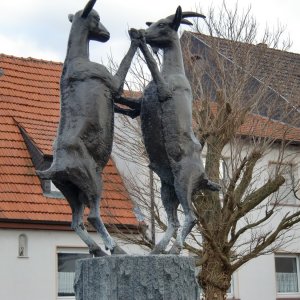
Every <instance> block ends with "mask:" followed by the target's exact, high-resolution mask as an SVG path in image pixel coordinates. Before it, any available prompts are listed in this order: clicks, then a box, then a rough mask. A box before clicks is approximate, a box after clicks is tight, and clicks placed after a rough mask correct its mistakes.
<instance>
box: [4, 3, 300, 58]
mask: <svg viewBox="0 0 300 300" xmlns="http://www.w3.org/2000/svg"><path fill="white" fill-rule="evenodd" d="M222 1H223V0H213V1H209V0H201V1H195V0H181V1H178V0H149V1H143V0H98V1H97V3H96V5H95V9H96V10H97V11H98V12H99V14H100V18H101V22H102V23H103V24H104V26H105V27H106V28H107V29H108V30H109V31H110V33H111V39H110V40H109V41H108V42H107V43H105V44H100V43H97V44H96V43H93V44H92V46H91V48H92V51H91V59H92V60H96V61H100V60H101V59H103V60H104V61H105V60H106V58H107V56H108V55H110V53H111V54H112V55H113V57H114V58H115V59H116V60H117V61H118V62H119V61H120V60H121V58H122V56H123V55H124V54H125V52H126V51H127V48H128V47H129V39H128V35H127V30H128V28H131V27H135V28H145V27H146V26H145V22H146V21H156V20H158V19H159V18H163V17H166V16H168V15H170V14H173V13H174V12H175V10H176V7H177V6H178V5H181V6H182V8H183V10H195V8H196V7H199V4H200V6H201V9H202V13H204V14H205V13H206V12H207V11H208V8H209V7H210V6H211V5H214V6H216V7H218V6H220V5H221V3H222ZM86 2H87V0H76V1H75V0H12V1H8V0H1V1H0V11H1V18H0V53H5V54H8V55H15V56H21V57H34V58H41V59H46V60H53V61H61V62H62V61H63V60H64V57H65V52H66V45H67V39H68V34H69V30H70V25H71V23H69V21H68V18H67V16H68V14H69V13H75V12H76V11H78V10H80V9H82V8H83V7H84V5H85V4H86ZM235 2H236V0H227V1H226V3H227V4H228V6H229V7H231V6H233V5H234V4H235ZM249 5H251V7H252V14H253V15H254V16H255V17H256V19H257V21H258V23H259V25H260V26H261V27H262V28H264V27H265V25H266V24H268V26H269V27H271V28H273V27H274V26H276V25H277V24H278V23H280V24H282V25H284V26H286V33H287V34H289V36H290V39H291V40H292V41H293V46H292V48H291V49H290V51H292V52H296V53H300V35H299V27H300V26H299V25H300V18H299V12H300V1H299V0H284V1H282V0H240V1H239V7H240V8H241V10H242V9H243V8H247V7H248V6H249ZM184 27H185V28H183V29H186V30H189V27H188V26H184Z"/></svg>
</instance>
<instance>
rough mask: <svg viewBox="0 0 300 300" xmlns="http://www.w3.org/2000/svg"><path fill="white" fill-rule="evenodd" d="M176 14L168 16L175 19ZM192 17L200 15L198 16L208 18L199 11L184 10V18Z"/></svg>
mask: <svg viewBox="0 0 300 300" xmlns="http://www.w3.org/2000/svg"><path fill="white" fill-rule="evenodd" d="M174 16H175V15H171V16H168V17H167V19H171V20H173V19H174ZM191 17H198V18H204V19H205V18H206V17H205V16H204V15H202V14H198V13H196V12H193V11H185V12H182V19H183V18H191Z"/></svg>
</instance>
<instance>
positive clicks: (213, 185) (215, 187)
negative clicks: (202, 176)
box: [207, 180, 221, 191]
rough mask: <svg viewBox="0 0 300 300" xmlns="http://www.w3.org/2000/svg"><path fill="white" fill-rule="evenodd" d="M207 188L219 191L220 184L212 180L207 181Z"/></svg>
mask: <svg viewBox="0 0 300 300" xmlns="http://www.w3.org/2000/svg"><path fill="white" fill-rule="evenodd" d="M207 189H209V190H210V191H220V190H221V186H220V185H219V184H217V183H215V182H212V181H210V180H209V181H208V182H207Z"/></svg>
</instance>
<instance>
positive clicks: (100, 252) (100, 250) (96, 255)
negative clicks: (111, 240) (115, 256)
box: [90, 248, 107, 257]
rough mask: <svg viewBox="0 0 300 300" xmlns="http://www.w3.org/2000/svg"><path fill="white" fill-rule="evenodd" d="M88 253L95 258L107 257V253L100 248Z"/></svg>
mask: <svg viewBox="0 0 300 300" xmlns="http://www.w3.org/2000/svg"><path fill="white" fill-rule="evenodd" d="M90 253H91V254H93V255H94V256H95V257H101V256H107V253H105V252H104V251H103V250H102V249H101V248H97V249H93V250H90Z"/></svg>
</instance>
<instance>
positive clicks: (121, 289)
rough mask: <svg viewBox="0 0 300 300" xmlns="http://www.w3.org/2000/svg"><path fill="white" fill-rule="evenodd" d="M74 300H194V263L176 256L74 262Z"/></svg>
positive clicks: (116, 257) (122, 257) (117, 257)
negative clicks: (75, 263)
mask: <svg viewBox="0 0 300 300" xmlns="http://www.w3.org/2000/svg"><path fill="white" fill-rule="evenodd" d="M74 288H75V295H76V300H148V299H152V300H198V299H199V290H198V284H197V281H196V278H195V263H194V259H193V258H190V257H183V256H176V255H150V256H129V255H115V256H105V257H99V258H89V259H82V260H79V261H78V262H77V266H76V276H75V282H74Z"/></svg>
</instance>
